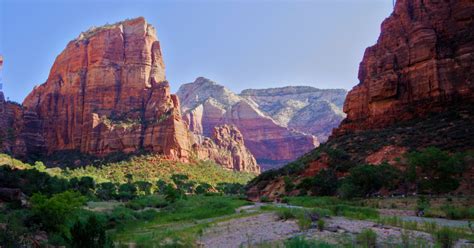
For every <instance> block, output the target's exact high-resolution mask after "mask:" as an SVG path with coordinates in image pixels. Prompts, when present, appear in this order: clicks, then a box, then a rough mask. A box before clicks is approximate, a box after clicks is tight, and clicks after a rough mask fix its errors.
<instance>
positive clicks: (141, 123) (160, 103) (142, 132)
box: [23, 18, 191, 158]
mask: <svg viewBox="0 0 474 248" xmlns="http://www.w3.org/2000/svg"><path fill="white" fill-rule="evenodd" d="M164 70H165V66H164V63H163V58H162V55H161V48H160V43H159V41H158V40H157V37H156V31H155V29H154V28H153V27H152V26H151V25H149V24H148V23H147V22H146V21H145V19H144V18H137V19H133V20H127V21H124V22H120V23H117V24H114V25H109V26H104V27H100V28H94V29H91V30H89V31H87V32H85V33H82V34H81V35H80V36H79V37H78V38H77V39H75V40H73V41H71V42H69V44H68V45H67V47H66V49H65V50H64V51H63V52H62V53H61V54H60V55H59V56H58V57H57V58H56V61H55V62H54V65H53V67H52V69H51V72H50V74H49V77H48V80H47V81H46V83H44V84H42V85H40V86H38V87H36V88H35V89H34V90H33V91H32V92H31V93H30V94H29V95H28V96H27V97H26V99H25V100H24V102H23V106H24V107H25V108H26V109H27V110H29V111H34V112H36V113H38V116H39V117H40V119H41V128H40V132H41V133H42V136H43V137H44V140H45V142H46V149H47V152H48V153H52V152H54V151H59V150H79V151H81V152H84V153H88V154H93V155H98V156H104V155H107V154H110V153H113V152H136V151H138V150H140V149H144V150H148V151H153V152H157V153H162V154H164V155H166V156H169V157H170V158H185V157H187V156H188V153H189V150H190V146H191V144H190V142H189V137H188V133H187V131H186V127H185V125H184V124H183V122H182V121H181V116H180V112H179V102H178V99H177V97H176V96H173V95H171V94H170V91H169V84H168V82H167V81H166V79H165V72H164Z"/></svg>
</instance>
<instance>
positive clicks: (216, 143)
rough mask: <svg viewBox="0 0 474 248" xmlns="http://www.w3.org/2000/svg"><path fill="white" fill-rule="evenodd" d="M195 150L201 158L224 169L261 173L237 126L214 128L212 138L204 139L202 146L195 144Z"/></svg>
mask: <svg viewBox="0 0 474 248" xmlns="http://www.w3.org/2000/svg"><path fill="white" fill-rule="evenodd" d="M193 148H194V150H195V151H196V153H197V155H198V157H199V158H202V159H211V160H214V161H216V162H217V163H218V164H221V165H222V166H224V168H227V169H230V170H235V171H246V172H253V173H257V174H258V173H260V166H258V165H257V161H256V160H255V158H254V156H253V155H252V153H250V151H249V149H247V147H245V142H244V137H243V136H242V134H241V133H240V131H239V130H238V129H237V128H236V127H235V126H232V125H221V126H216V127H214V131H213V134H212V137H211V138H207V137H202V142H201V145H197V144H195V145H194V147H193Z"/></svg>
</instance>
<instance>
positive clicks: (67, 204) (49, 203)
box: [31, 191, 86, 235]
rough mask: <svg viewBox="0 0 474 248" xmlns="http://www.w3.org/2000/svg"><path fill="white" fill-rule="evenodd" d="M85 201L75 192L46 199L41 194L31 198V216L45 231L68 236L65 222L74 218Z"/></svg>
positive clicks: (67, 192)
mask: <svg viewBox="0 0 474 248" xmlns="http://www.w3.org/2000/svg"><path fill="white" fill-rule="evenodd" d="M85 202H86V199H85V197H84V196H82V195H81V194H79V193H77V192H72V191H66V192H63V193H59V194H55V195H53V196H52V197H51V198H47V197H46V196H44V195H42V194H35V195H33V197H31V204H32V211H33V214H34V215H35V217H36V218H37V219H39V220H40V222H41V223H42V224H43V226H44V227H45V228H46V231H52V232H58V233H61V234H64V235H68V227H67V222H68V221H71V218H74V213H75V211H76V210H77V209H79V207H80V206H82V205H84V203H85Z"/></svg>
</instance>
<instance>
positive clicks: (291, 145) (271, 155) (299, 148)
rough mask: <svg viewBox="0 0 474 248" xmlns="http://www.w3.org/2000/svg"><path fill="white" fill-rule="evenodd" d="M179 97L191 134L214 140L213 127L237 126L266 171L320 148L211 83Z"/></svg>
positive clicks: (201, 81) (188, 87) (185, 88)
mask: <svg viewBox="0 0 474 248" xmlns="http://www.w3.org/2000/svg"><path fill="white" fill-rule="evenodd" d="M177 95H178V96H179V98H180V99H181V102H182V111H183V118H184V119H185V121H186V122H187V123H188V125H189V129H190V130H191V131H192V132H194V133H195V134H197V135H203V136H207V137H211V136H212V135H213V131H214V127H216V126H219V125H223V124H230V125H234V126H235V127H236V128H238V129H239V130H240V132H241V133H242V135H243V138H244V140H245V145H246V146H247V147H248V149H249V150H250V151H251V152H252V154H253V155H254V156H255V157H256V158H257V161H258V163H259V164H260V165H261V166H262V168H263V169H271V168H276V167H279V166H281V165H283V164H285V163H287V162H289V161H291V160H294V159H296V158H297V157H299V156H301V155H303V154H304V153H306V152H308V151H310V150H311V149H313V148H314V147H316V146H318V145H319V141H318V139H317V138H316V137H315V136H313V135H311V134H306V133H303V132H300V131H297V130H294V129H290V128H288V127H286V126H283V125H280V124H279V123H277V122H276V121H275V120H273V119H272V118H271V117H270V116H268V115H266V114H265V113H264V112H263V111H261V110H260V109H259V107H258V104H257V103H256V102H254V101H252V100H249V99H246V98H244V97H242V96H240V95H237V94H235V93H233V92H231V91H230V90H228V89H227V88H225V87H224V86H221V85H219V84H217V83H215V82H213V81H211V80H209V79H206V78H202V77H201V78H197V79H196V81H195V82H193V83H189V84H184V85H182V86H181V87H180V89H179V91H178V92H177Z"/></svg>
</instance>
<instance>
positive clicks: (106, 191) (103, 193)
mask: <svg viewBox="0 0 474 248" xmlns="http://www.w3.org/2000/svg"><path fill="white" fill-rule="evenodd" d="M96 195H97V197H99V198H100V199H102V200H111V199H113V198H115V197H116V196H117V186H116V185H115V184H113V183H111V182H105V183H101V184H99V186H98V189H97V191H96Z"/></svg>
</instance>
